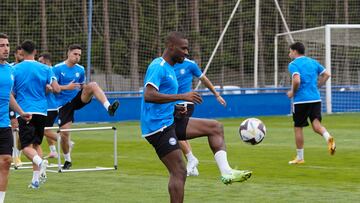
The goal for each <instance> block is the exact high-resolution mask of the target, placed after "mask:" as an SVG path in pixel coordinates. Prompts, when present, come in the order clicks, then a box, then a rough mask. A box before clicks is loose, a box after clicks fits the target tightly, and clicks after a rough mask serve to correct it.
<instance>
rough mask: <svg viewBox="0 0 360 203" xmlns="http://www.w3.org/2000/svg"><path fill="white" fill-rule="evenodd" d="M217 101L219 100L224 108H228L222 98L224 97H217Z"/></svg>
mask: <svg viewBox="0 0 360 203" xmlns="http://www.w3.org/2000/svg"><path fill="white" fill-rule="evenodd" d="M216 100H217V101H218V102H219V103H220V104H221V105H223V106H224V107H225V106H226V101H225V99H224V98H222V96H220V95H217V96H216Z"/></svg>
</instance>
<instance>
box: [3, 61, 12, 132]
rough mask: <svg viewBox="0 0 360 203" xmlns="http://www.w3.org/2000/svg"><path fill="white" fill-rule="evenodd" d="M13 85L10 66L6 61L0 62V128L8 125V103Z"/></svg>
mask: <svg viewBox="0 0 360 203" xmlns="http://www.w3.org/2000/svg"><path fill="white" fill-rule="evenodd" d="M13 85H14V76H13V74H12V68H11V66H10V65H9V64H8V63H5V64H0V128H5V127H9V126H10V118H9V107H10V106H9V104H10V94H11V90H12V88H13Z"/></svg>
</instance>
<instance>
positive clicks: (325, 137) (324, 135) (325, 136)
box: [322, 131, 330, 142]
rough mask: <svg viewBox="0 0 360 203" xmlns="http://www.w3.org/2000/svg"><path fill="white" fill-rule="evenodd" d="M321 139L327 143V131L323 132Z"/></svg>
mask: <svg viewBox="0 0 360 203" xmlns="http://www.w3.org/2000/svg"><path fill="white" fill-rule="evenodd" d="M322 136H323V138H324V139H325V141H326V142H327V141H328V140H329V138H330V134H329V133H328V131H325V132H324V133H323V134H322Z"/></svg>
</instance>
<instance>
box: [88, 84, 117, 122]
mask: <svg viewBox="0 0 360 203" xmlns="http://www.w3.org/2000/svg"><path fill="white" fill-rule="evenodd" d="M93 96H95V98H96V99H97V100H98V101H100V103H102V104H103V106H104V108H105V109H106V111H108V113H109V115H110V116H114V114H115V111H116V110H117V108H118V107H119V101H114V102H113V103H112V104H111V105H110V102H109V100H108V99H107V97H106V96H105V93H104V91H103V90H102V89H101V88H100V87H99V85H98V84H97V83H96V82H90V83H88V84H86V85H84V87H83V91H82V93H81V101H82V102H83V103H88V102H90V101H91V98H92V97H93Z"/></svg>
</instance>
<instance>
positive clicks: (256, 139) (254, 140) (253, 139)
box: [239, 118, 266, 145]
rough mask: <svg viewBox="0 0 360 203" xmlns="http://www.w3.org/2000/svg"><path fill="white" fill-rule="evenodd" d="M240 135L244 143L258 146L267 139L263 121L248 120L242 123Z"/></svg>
mask: <svg viewBox="0 0 360 203" xmlns="http://www.w3.org/2000/svg"><path fill="white" fill-rule="evenodd" d="M239 134H240V138H241V140H242V141H243V142H245V143H247V144H252V145H256V144H259V143H260V142H261V141H262V140H263V139H264V138H265V135H266V127H265V125H264V123H263V122H262V121H261V120H259V119H257V118H248V119H246V120H244V121H243V122H242V123H241V125H240V129H239Z"/></svg>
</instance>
